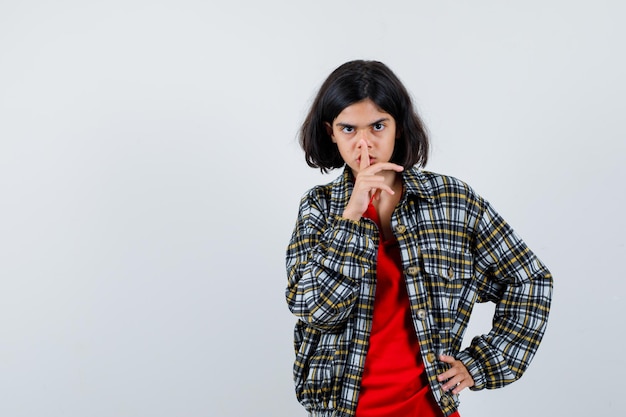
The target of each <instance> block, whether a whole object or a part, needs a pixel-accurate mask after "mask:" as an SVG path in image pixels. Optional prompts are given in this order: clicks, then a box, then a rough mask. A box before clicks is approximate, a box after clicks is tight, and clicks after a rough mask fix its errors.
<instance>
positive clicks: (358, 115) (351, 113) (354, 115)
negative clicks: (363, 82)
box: [334, 99, 393, 124]
mask: <svg viewBox="0 0 626 417" xmlns="http://www.w3.org/2000/svg"><path fill="white" fill-rule="evenodd" d="M383 119H388V120H393V117H392V116H391V115H390V114H389V113H387V112H385V111H384V110H382V109H381V108H379V107H378V106H377V105H376V104H375V103H374V102H373V101H372V100H370V99H365V100H362V101H359V102H356V103H353V104H351V105H349V106H348V107H346V108H345V109H343V110H342V111H341V113H339V114H338V115H337V117H336V118H335V120H334V123H347V124H370V123H373V122H376V121H380V120H383Z"/></svg>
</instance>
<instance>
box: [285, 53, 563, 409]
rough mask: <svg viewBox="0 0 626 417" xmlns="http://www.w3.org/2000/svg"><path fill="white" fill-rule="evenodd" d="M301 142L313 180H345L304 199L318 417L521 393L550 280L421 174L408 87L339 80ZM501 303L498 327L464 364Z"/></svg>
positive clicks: (526, 253)
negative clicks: (516, 386) (479, 313)
mask: <svg viewBox="0 0 626 417" xmlns="http://www.w3.org/2000/svg"><path fill="white" fill-rule="evenodd" d="M300 143H301V145H302V148H303V149H304V152H305V155H306V161H307V163H308V164H309V165H310V166H311V167H315V168H319V169H320V170H321V171H322V172H327V171H328V170H331V169H334V168H341V167H344V170H343V173H342V175H341V176H340V177H339V178H337V179H336V180H335V181H333V182H331V183H329V184H326V185H322V186H318V187H315V188H313V189H311V190H310V191H309V192H308V193H307V194H306V195H305V196H304V197H303V199H302V201H301V203H300V209H299V213H298V219H297V223H296V226H295V229H294V231H293V235H292V237H291V241H290V243H289V246H288V248H287V262H286V264H287V274H288V286H287V291H286V297H287V303H288V305H289V308H290V310H291V311H292V313H293V314H294V315H295V316H296V317H297V318H298V321H297V324H296V327H295V332H294V347H295V353H296V358H295V364H294V378H295V385H296V394H297V397H298V400H299V401H300V402H301V404H302V405H303V406H304V407H305V408H306V410H307V411H308V412H309V415H310V416H312V417H314V416H319V417H331V416H336V417H347V416H355V415H356V417H374V416H385V417H410V416H416V417H417V416H429V417H431V416H450V415H452V416H458V412H457V407H458V394H459V393H460V392H461V391H462V390H463V389H465V388H470V389H472V390H480V389H484V388H499V387H502V386H504V385H506V384H508V383H511V382H513V381H515V380H517V379H518V378H520V377H521V376H522V373H523V372H524V371H525V370H526V368H527V367H528V364H529V362H530V361H531V359H532V357H533V356H534V354H535V352H536V350H537V347H538V346H539V343H540V341H541V338H542V336H543V333H544V330H545V327H546V321H547V318H548V312H549V309H550V300H551V293H552V277H551V275H550V272H549V271H548V270H547V269H546V267H545V266H544V265H543V263H542V262H541V261H540V260H539V259H538V258H537V257H536V256H535V255H534V254H533V253H532V252H531V251H530V249H529V248H528V247H527V246H526V245H525V244H524V242H523V241H522V240H521V239H520V238H519V237H518V236H517V235H516V234H515V232H514V231H513V230H512V229H511V227H510V226H509V225H508V224H507V223H506V222H505V221H504V220H503V219H502V218H501V217H500V216H499V215H498V213H496V212H495V210H494V209H493V208H492V207H491V206H490V205H489V203H488V202H487V201H486V200H484V199H483V198H481V197H480V196H479V195H477V194H476V193H475V192H474V191H473V190H472V189H471V188H470V187H469V186H468V185H467V184H465V183H463V182H461V181H459V180H457V179H455V178H452V177H449V176H444V175H439V174H435V173H431V172H427V171H423V170H421V169H419V167H420V166H421V167H423V166H425V164H426V161H427V158H428V148H429V145H428V137H427V135H426V132H425V129H424V127H423V124H422V122H421V120H420V118H419V116H418V115H417V114H416V112H415V110H414V108H413V104H412V102H411V99H410V96H409V94H408V93H407V91H406V89H405V87H404V86H403V85H402V83H401V82H400V80H399V79H398V78H397V77H396V75H395V74H393V72H392V71H391V70H390V69H389V68H388V67H386V66H385V65H384V64H382V63H380V62H375V61H352V62H348V63H346V64H344V65H342V66H340V67H339V68H337V69H336V70H335V71H334V72H333V73H332V74H331V75H330V76H329V77H328V79H327V80H326V81H325V82H324V84H323V85H322V87H321V89H320V91H319V92H318V94H317V97H316V98H315V101H314V102H313V105H312V107H311V110H310V112H309V114H308V116H307V118H306V120H305V121H304V124H303V125H302V129H301V134H300ZM486 301H491V302H494V303H495V304H496V308H495V315H494V318H493V328H492V329H491V331H490V332H489V333H488V334H486V335H482V336H477V337H475V338H474V339H473V341H472V343H471V345H470V346H469V347H468V348H466V349H464V350H462V351H461V350H460V349H461V342H462V340H463V334H464V332H465V329H466V327H467V323H468V321H469V317H470V314H471V312H472V307H473V305H474V303H476V302H486Z"/></svg>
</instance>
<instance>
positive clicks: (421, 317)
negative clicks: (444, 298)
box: [417, 308, 426, 320]
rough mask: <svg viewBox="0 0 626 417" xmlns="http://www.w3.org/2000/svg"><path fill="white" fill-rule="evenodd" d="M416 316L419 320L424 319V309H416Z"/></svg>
mask: <svg viewBox="0 0 626 417" xmlns="http://www.w3.org/2000/svg"><path fill="white" fill-rule="evenodd" d="M417 318H418V319H420V320H424V319H426V310H424V309H423V308H420V309H419V310H417Z"/></svg>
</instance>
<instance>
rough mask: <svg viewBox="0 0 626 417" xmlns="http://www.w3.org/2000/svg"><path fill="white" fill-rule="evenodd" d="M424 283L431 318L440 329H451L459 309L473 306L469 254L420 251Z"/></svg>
mask: <svg viewBox="0 0 626 417" xmlns="http://www.w3.org/2000/svg"><path fill="white" fill-rule="evenodd" d="M421 255H422V256H421V259H422V263H423V264H422V268H423V271H424V283H425V285H426V289H427V291H428V295H429V298H430V302H431V308H432V310H433V311H432V313H433V317H434V318H435V321H436V322H437V324H438V326H439V328H440V329H450V328H451V327H452V326H453V324H454V322H455V321H456V318H457V316H458V314H459V313H460V311H459V310H460V309H466V308H467V307H470V310H469V311H466V312H465V314H469V313H470V312H471V305H473V299H474V298H475V296H474V294H475V291H474V290H472V277H473V271H474V259H473V256H472V255H471V254H470V253H465V252H455V251H452V250H446V249H430V248H428V249H422V250H421Z"/></svg>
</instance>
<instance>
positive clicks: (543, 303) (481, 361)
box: [457, 202, 553, 390]
mask: <svg viewBox="0 0 626 417" xmlns="http://www.w3.org/2000/svg"><path fill="white" fill-rule="evenodd" d="M474 251H475V257H476V265H475V273H476V275H477V277H478V278H479V281H482V282H483V283H485V285H484V286H483V288H480V289H479V299H478V301H482V302H484V301H492V302H495V303H496V308H495V314H494V318H493V327H492V329H491V331H490V332H489V333H488V334H486V335H482V336H477V337H475V338H474V339H473V340H472V343H471V345H470V346H469V347H468V348H467V349H465V350H464V351H462V352H460V353H459V354H458V355H457V359H459V360H461V361H462V362H463V363H464V364H465V366H466V367H467V369H468V371H469V372H470V374H471V375H472V377H473V378H474V382H475V386H474V387H472V390H480V389H483V388H488V389H493V388H499V387H502V386H504V385H506V384H508V383H511V382H513V381H515V380H517V379H519V378H520V377H521V376H522V374H523V373H524V371H525V370H526V368H527V367H528V365H529V363H530V361H531V359H532V358H533V356H534V354H535V352H536V350H537V348H538V347H539V343H540V342H541V339H542V337H543V334H544V332H545V329H546V323H547V319H548V313H549V310H550V302H551V296H552V285H553V284H552V276H551V274H550V272H549V271H548V269H547V268H546V267H545V266H544V265H543V263H541V261H540V260H539V259H538V258H537V257H536V256H535V255H534V254H533V252H532V251H531V250H530V249H529V248H528V247H527V246H526V244H525V243H524V242H523V241H522V240H521V239H520V238H519V237H518V236H517V235H516V234H515V232H514V231H513V230H512V229H511V227H510V226H509V225H508V224H507V223H506V222H505V221H504V220H503V219H502V218H501V217H500V216H499V215H498V214H497V213H496V212H495V211H494V210H493V209H492V207H491V206H490V205H489V204H488V203H486V202H485V206H484V211H483V213H482V216H481V218H480V219H479V222H478V225H477V233H476V241H475V248H474ZM482 278H484V279H482Z"/></svg>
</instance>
